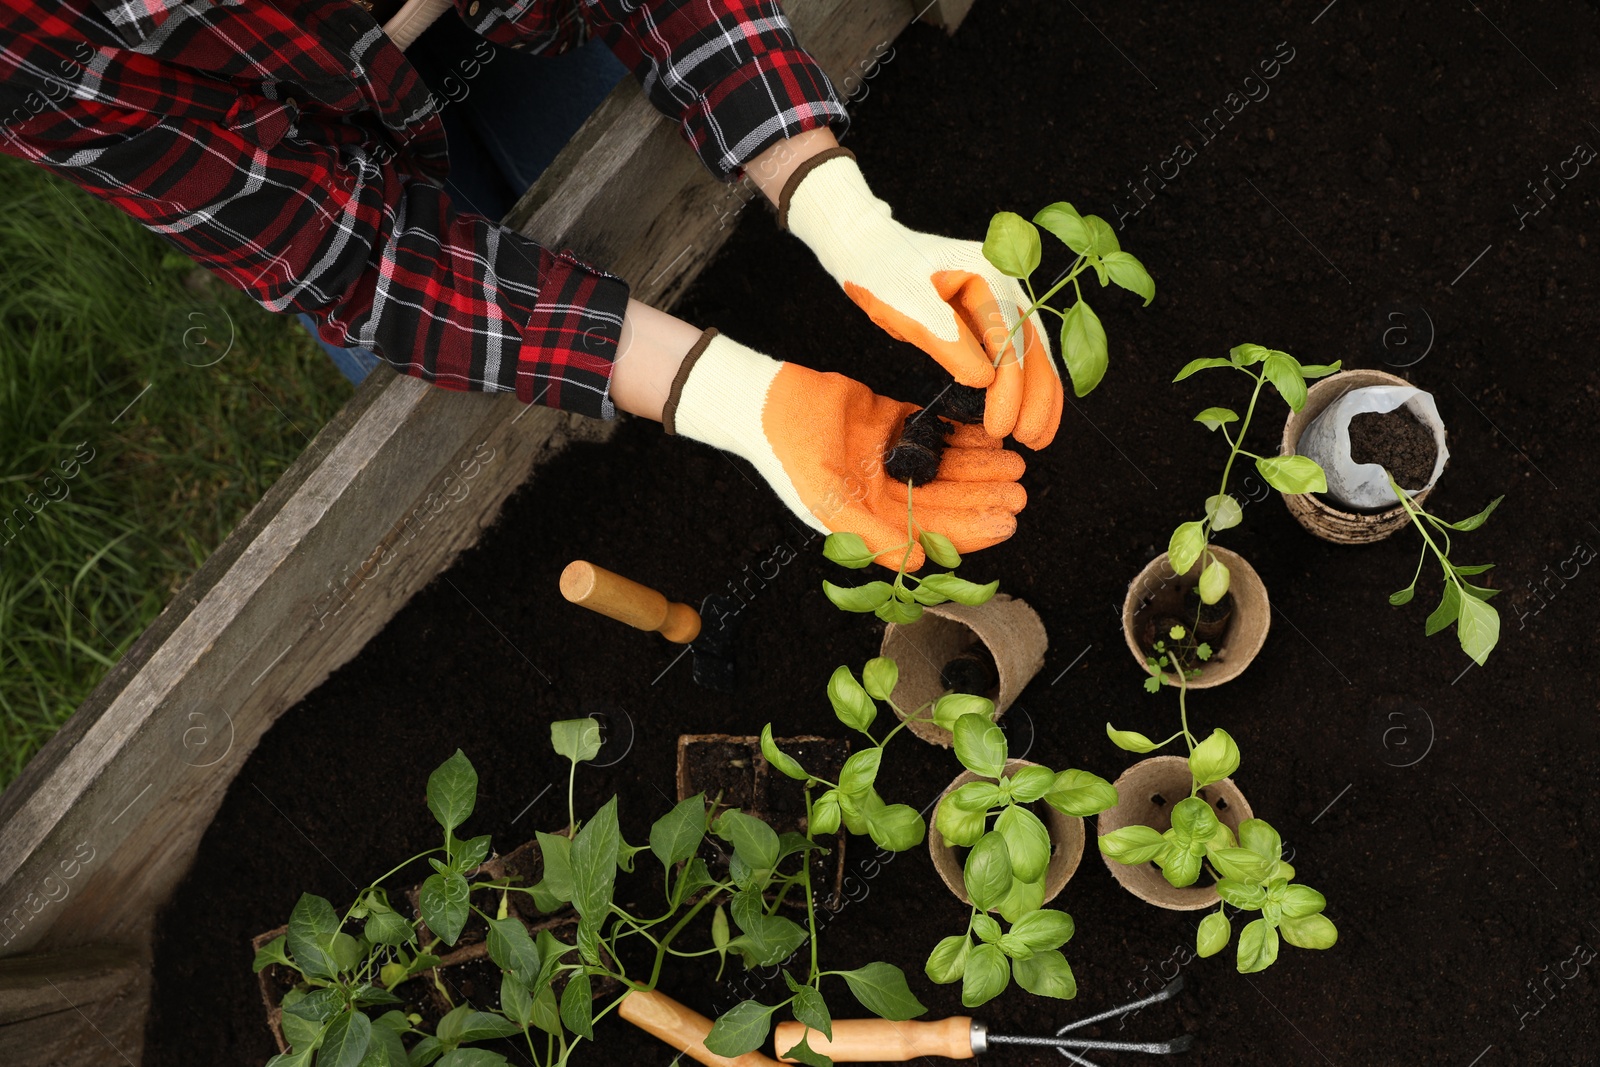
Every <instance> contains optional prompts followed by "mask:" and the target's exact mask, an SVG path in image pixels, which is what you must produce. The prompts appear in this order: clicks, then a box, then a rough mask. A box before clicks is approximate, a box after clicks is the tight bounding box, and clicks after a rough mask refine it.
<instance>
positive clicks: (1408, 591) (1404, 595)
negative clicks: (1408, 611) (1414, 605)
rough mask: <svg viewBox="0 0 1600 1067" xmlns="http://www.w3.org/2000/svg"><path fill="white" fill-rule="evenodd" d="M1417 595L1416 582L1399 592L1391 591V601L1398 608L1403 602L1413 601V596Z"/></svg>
mask: <svg viewBox="0 0 1600 1067" xmlns="http://www.w3.org/2000/svg"><path fill="white" fill-rule="evenodd" d="M1416 595H1417V587H1416V584H1415V583H1412V584H1411V585H1408V586H1406V587H1405V588H1404V589H1402V590H1400V591H1399V592H1398V593H1390V594H1389V603H1390V604H1393V605H1394V606H1395V607H1397V608H1398V607H1399V606H1400V605H1402V604H1409V603H1411V598H1412V597H1414V596H1416Z"/></svg>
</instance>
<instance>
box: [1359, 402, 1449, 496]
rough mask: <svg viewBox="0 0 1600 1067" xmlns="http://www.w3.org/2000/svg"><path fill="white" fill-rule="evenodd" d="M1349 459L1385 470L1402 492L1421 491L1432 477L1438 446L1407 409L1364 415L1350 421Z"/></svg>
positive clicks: (1437, 455) (1429, 431)
mask: <svg viewBox="0 0 1600 1067" xmlns="http://www.w3.org/2000/svg"><path fill="white" fill-rule="evenodd" d="M1350 458H1351V459H1352V460H1354V461H1355V462H1356V463H1376V464H1378V465H1380V466H1382V467H1383V468H1384V469H1386V470H1387V471H1388V472H1389V473H1390V474H1391V475H1392V476H1393V477H1394V480H1395V482H1396V483H1397V484H1398V485H1399V486H1400V488H1402V489H1422V488H1424V487H1425V486H1427V484H1428V479H1429V478H1432V477H1433V465H1434V464H1435V463H1437V462H1438V461H1439V446H1438V445H1437V444H1435V443H1434V440H1433V431H1432V430H1430V429H1428V427H1427V426H1425V425H1423V423H1422V421H1421V420H1420V419H1418V418H1417V417H1416V416H1415V415H1413V414H1411V412H1409V411H1407V410H1406V409H1405V408H1396V409H1395V410H1394V411H1387V412H1384V413H1383V414H1381V415H1380V414H1378V413H1377V412H1374V411H1363V412H1362V413H1361V414H1359V415H1357V416H1355V417H1354V418H1352V419H1351V420H1350Z"/></svg>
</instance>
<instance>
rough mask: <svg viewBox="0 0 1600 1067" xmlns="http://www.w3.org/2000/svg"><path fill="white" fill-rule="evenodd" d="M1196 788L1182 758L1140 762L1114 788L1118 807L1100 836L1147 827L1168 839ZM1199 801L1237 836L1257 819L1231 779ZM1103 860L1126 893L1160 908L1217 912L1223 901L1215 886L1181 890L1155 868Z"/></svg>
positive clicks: (1107, 815)
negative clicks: (1177, 810) (1177, 809)
mask: <svg viewBox="0 0 1600 1067" xmlns="http://www.w3.org/2000/svg"><path fill="white" fill-rule="evenodd" d="M1193 783H1194V779H1193V777H1191V775H1190V771H1189V761H1188V760H1186V759H1184V758H1183V757H1182V756H1152V757H1150V758H1149V759H1146V760H1140V761H1139V762H1138V763H1135V764H1134V765H1133V766H1132V767H1129V768H1128V769H1127V770H1126V771H1124V772H1122V777H1121V778H1118V779H1117V780H1116V782H1115V783H1114V784H1115V785H1116V789H1117V805H1116V807H1114V808H1111V809H1109V810H1107V811H1104V812H1101V813H1100V818H1099V820H1098V823H1097V825H1096V832H1097V833H1098V834H1099V835H1100V836H1101V837H1104V836H1105V835H1107V834H1109V833H1112V832H1114V831H1116V830H1121V829H1122V828H1123V827H1125V826H1148V827H1150V829H1152V830H1155V831H1156V832H1157V833H1166V832H1167V830H1169V829H1170V828H1171V827H1172V806H1173V805H1174V804H1176V803H1178V801H1180V800H1184V799H1187V798H1188V796H1189V787H1190V786H1191V785H1192V784H1193ZM1196 795H1197V796H1198V797H1200V799H1201V800H1204V801H1205V802H1206V803H1207V804H1209V805H1211V810H1212V812H1213V813H1215V814H1216V816H1217V820H1218V821H1219V822H1221V823H1222V824H1223V825H1224V826H1226V827H1227V828H1228V829H1229V830H1232V831H1233V832H1234V833H1235V834H1236V835H1237V833H1238V831H1239V824H1240V823H1242V822H1244V821H1245V820H1246V819H1250V818H1254V816H1253V815H1252V814H1251V811H1250V804H1249V802H1248V801H1246V800H1245V798H1244V794H1243V793H1241V792H1240V791H1239V787H1238V786H1236V785H1234V784H1233V779H1232V778H1224V779H1222V780H1221V781H1220V782H1213V783H1211V784H1210V785H1206V786H1202V787H1201V788H1200V791H1199V792H1198V793H1197V794H1196ZM1101 858H1102V859H1104V860H1105V864H1106V866H1107V867H1108V868H1110V870H1111V876H1112V877H1113V878H1115V879H1116V880H1117V881H1118V882H1120V883H1121V884H1122V888H1124V889H1126V890H1127V891H1128V892H1130V893H1132V894H1133V895H1134V896H1136V897H1138V898H1139V899H1140V900H1143V901H1145V902H1146V903H1149V904H1154V905H1155V906H1156V907H1158V908H1166V909H1168V910H1170V911H1199V910H1200V909H1202V908H1209V907H1213V906H1214V905H1215V904H1216V903H1217V901H1218V900H1219V899H1220V898H1219V897H1218V896H1217V890H1216V888H1215V886H1209V885H1208V886H1199V885H1190V886H1184V887H1183V888H1182V889H1179V888H1178V887H1176V886H1174V885H1173V884H1172V883H1171V882H1169V881H1167V877H1166V875H1164V874H1163V873H1162V872H1161V868H1160V867H1157V866H1156V865H1155V864H1154V863H1138V864H1124V863H1118V862H1116V861H1115V860H1113V859H1112V858H1111V857H1110V856H1102V857H1101Z"/></svg>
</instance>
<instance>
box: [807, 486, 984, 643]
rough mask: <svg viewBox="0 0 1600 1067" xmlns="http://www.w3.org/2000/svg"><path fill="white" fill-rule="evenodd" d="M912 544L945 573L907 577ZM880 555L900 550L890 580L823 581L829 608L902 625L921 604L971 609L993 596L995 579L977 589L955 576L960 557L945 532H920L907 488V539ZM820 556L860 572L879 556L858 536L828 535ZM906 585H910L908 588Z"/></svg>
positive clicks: (917, 614) (919, 612) (915, 614)
mask: <svg viewBox="0 0 1600 1067" xmlns="http://www.w3.org/2000/svg"><path fill="white" fill-rule="evenodd" d="M916 545H921V546H922V551H923V552H925V553H926V554H927V556H928V558H929V559H931V560H932V561H933V562H935V563H937V564H938V565H939V566H941V567H949V568H950V570H948V571H946V572H944V573H942V574H930V575H927V576H926V577H923V578H917V577H914V576H912V575H909V574H907V573H906V564H908V563H910V562H911V550H912V548H913V547H914V546H916ZM882 551H883V552H903V554H902V555H901V557H900V567H899V569H898V570H897V571H896V572H895V576H894V581H893V582H892V583H890V582H884V581H873V582H868V583H867V584H866V585H858V586H839V585H834V584H833V583H832V582H830V581H827V580H824V581H823V583H822V591H823V593H825V594H826V595H827V597H828V599H829V600H830V601H831V602H832V603H833V606H834V607H836V608H839V609H840V610H841V611H853V612H858V613H862V614H864V613H866V612H869V611H870V612H872V613H873V614H874V615H876V616H878V618H880V619H882V620H883V621H885V622H893V623H899V624H901V625H905V624H906V623H912V622H916V621H917V620H918V619H920V618H922V608H923V605H925V604H943V603H945V602H946V601H950V600H954V601H955V602H956V603H958V604H968V605H974V606H976V605H978V604H984V603H987V602H988V601H989V599H990V598H991V597H993V596H994V594H995V590H997V589H999V588H1000V583H999V582H998V581H995V582H990V583H989V584H987V585H979V584H977V583H976V582H969V581H967V580H966V579H964V578H957V577H956V575H955V568H956V567H959V566H961V554H960V553H959V552H957V551H956V546H955V545H954V544H952V543H951V541H950V539H949V538H948V537H946V536H945V535H944V534H941V533H934V532H933V531H932V530H924V529H922V528H921V527H919V526H918V525H917V522H916V518H915V516H914V514H913V512H912V510H911V491H910V485H909V484H908V485H907V489H906V540H905V542H904V543H902V544H898V545H894V546H892V547H890V548H886V549H883V550H882ZM822 554H823V555H824V556H827V557H828V558H829V559H830V560H832V561H833V562H835V563H837V564H838V565H839V566H841V567H849V568H850V569H852V570H860V569H861V568H863V567H868V566H871V565H872V561H873V560H874V559H875V558H876V557H877V556H879V555H881V554H882V553H881V552H873V551H872V550H871V549H870V548H868V547H867V542H866V541H865V540H863V539H862V537H861V535H860V534H853V533H832V534H829V535H828V536H827V537H826V538H825V539H824V540H823V542H822ZM908 582H909V583H912V584H907V583H908Z"/></svg>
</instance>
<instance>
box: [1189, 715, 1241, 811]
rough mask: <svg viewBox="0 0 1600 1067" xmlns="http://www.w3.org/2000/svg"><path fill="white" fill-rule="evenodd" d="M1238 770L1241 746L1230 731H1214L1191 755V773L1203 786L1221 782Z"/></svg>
mask: <svg viewBox="0 0 1600 1067" xmlns="http://www.w3.org/2000/svg"><path fill="white" fill-rule="evenodd" d="M1238 769H1239V746H1238V745H1237V744H1235V743H1234V740H1233V738H1232V737H1230V736H1229V735H1228V731H1226V730H1223V729H1216V730H1212V731H1211V736H1210V737H1208V738H1206V739H1205V740H1204V741H1202V742H1200V743H1199V744H1198V745H1196V746H1195V749H1194V751H1193V752H1191V753H1189V773H1191V774H1193V775H1194V778H1195V781H1196V782H1197V783H1198V784H1199V785H1201V786H1207V785H1210V784H1211V783H1212V782H1220V781H1222V780H1223V779H1224V778H1226V777H1228V776H1229V775H1231V774H1232V773H1233V772H1234V771H1236V770H1238ZM1191 799H1193V798H1191ZM1201 803H1202V804H1204V803H1205V802H1204V801H1201ZM1207 810H1209V808H1208V809H1207Z"/></svg>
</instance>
